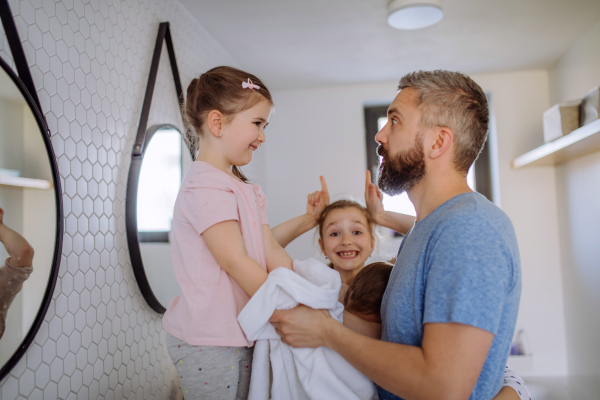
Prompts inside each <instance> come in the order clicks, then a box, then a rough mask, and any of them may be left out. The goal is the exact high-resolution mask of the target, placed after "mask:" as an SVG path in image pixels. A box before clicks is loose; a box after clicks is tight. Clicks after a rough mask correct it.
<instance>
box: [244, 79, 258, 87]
mask: <svg viewBox="0 0 600 400" xmlns="http://www.w3.org/2000/svg"><path fill="white" fill-rule="evenodd" d="M242 88H243V89H256V90H258V89H260V86H258V85H255V84H254V83H252V80H250V78H248V82H242Z"/></svg>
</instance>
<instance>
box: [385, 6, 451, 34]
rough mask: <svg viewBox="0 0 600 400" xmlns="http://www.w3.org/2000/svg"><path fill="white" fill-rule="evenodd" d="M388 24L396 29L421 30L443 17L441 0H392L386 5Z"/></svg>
mask: <svg viewBox="0 0 600 400" xmlns="http://www.w3.org/2000/svg"><path fill="white" fill-rule="evenodd" d="M388 11H389V16H388V20H387V22H388V24H389V25H390V26H391V27H392V28H396V29H421V28H425V27H428V26H431V25H435V24H437V23H438V22H440V21H441V20H442V18H443V17H444V11H443V10H442V0H392V1H390V2H389V3H388Z"/></svg>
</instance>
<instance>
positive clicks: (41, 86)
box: [0, 0, 266, 400]
mask: <svg viewBox="0 0 600 400" xmlns="http://www.w3.org/2000/svg"><path fill="white" fill-rule="evenodd" d="M10 6H11V8H12V12H13V14H14V18H15V23H16V25H17V29H18V31H19V35H20V36H21V40H22V42H23V47H24V50H25V55H26V57H27V60H28V62H29V64H30V69H31V73H32V75H33V80H34V82H35V85H36V88H37V90H38V96H39V98H40V102H41V105H42V109H43V112H44V115H45V116H46V119H47V121H48V125H49V128H50V130H51V132H52V143H53V145H54V150H55V152H56V156H57V159H58V166H59V171H60V175H61V180H62V183H63V191H64V193H63V201H64V214H65V236H64V247H63V253H62V254H63V255H62V263H61V268H60V272H59V278H58V282H57V285H56V289H55V292H54V296H53V302H52V304H51V305H50V308H49V310H48V313H47V314H46V317H45V320H44V323H43V324H42V326H41V329H40V331H39V333H38V334H37V336H36V338H35V340H34V343H33V344H32V345H31V347H30V348H29V349H28V350H27V353H26V355H25V356H24V357H23V358H22V360H21V361H20V362H19V363H18V365H17V366H16V367H15V368H14V369H13V370H12V371H11V373H10V374H9V376H8V377H7V378H6V379H4V381H2V382H1V383H0V385H1V386H0V398H2V399H3V400H13V399H42V398H43V399H52V400H54V399H59V398H60V399H75V398H77V399H88V398H89V399H97V398H105V399H133V398H137V399H170V398H178V397H180V396H181V394H180V390H179V385H178V381H177V376H176V375H175V369H174V367H173V365H172V363H171V361H170V359H169V358H168V355H167V353H166V350H165V346H164V343H165V332H164V330H163V328H162V324H161V315H159V314H157V313H155V312H154V311H153V310H151V309H150V307H148V305H147V304H146V302H145V301H144V299H143V297H142V295H141V293H140V291H139V289H138V287H137V283H136V281H135V278H134V276H133V271H132V269H131V265H130V261H129V253H128V250H127V241H126V236H125V188H126V184H127V174H128V168H129V164H130V157H131V148H132V145H133V140H134V137H135V134H136V130H137V125H138V121H139V114H140V110H141V106H142V100H143V96H144V93H145V90H146V82H147V79H148V71H149V69H150V62H151V58H152V53H153V49H154V43H155V40H156V34H157V31H158V24H159V22H162V21H169V22H170V23H171V33H172V35H173V42H174V45H175V53H176V56H177V62H178V66H179V71H180V74H181V80H182V85H183V87H184V91H185V88H187V85H188V84H189V82H190V80H191V79H192V78H193V77H195V76H198V75H199V74H200V73H201V72H202V71H205V70H207V69H209V68H211V67H214V66H217V65H221V64H227V65H234V66H235V65H236V62H235V61H234V59H233V58H232V57H231V56H230V55H229V54H228V53H227V52H226V51H225V50H224V49H223V48H222V47H221V46H220V45H219V44H218V43H217V42H216V41H215V40H214V39H213V38H212V37H211V36H210V34H209V33H208V32H206V31H205V30H204V29H203V28H202V27H201V26H200V25H199V24H198V23H197V22H196V21H195V20H194V19H193V18H192V17H191V16H190V15H189V14H188V13H187V11H185V9H183V8H182V6H181V5H180V4H179V3H177V2H176V1H173V0H147V1H144V0H127V1H118V0H115V1H112V0H91V1H81V0H65V1H56V2H55V1H52V0H39V1H36V0H12V1H10ZM165 50H166V49H163V54H162V59H161V64H160V67H159V74H158V79H157V85H156V89H155V93H154V97H153V102H152V110H151V115H150V120H149V123H148V126H151V125H152V124H154V123H171V124H174V125H176V126H181V118H180V117H179V113H178V108H177V100H176V95H175V89H174V86H173V82H172V78H171V70H170V68H169V65H168V60H167V56H166V51H165ZM0 56H1V57H2V58H4V59H5V60H7V61H9V63H10V64H12V57H11V55H10V52H9V49H8V43H7V41H6V37H5V35H4V33H3V32H2V40H0ZM264 168H265V165H264V160H263V159H262V158H259V159H258V160H257V161H256V162H254V163H253V165H252V166H251V167H250V168H249V170H246V172H247V173H248V175H249V176H251V177H254V178H257V179H256V181H257V182H258V183H260V182H261V181H262V180H263V179H261V178H263V177H264ZM265 189H266V188H265Z"/></svg>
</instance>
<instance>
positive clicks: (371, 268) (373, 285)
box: [344, 262, 531, 400]
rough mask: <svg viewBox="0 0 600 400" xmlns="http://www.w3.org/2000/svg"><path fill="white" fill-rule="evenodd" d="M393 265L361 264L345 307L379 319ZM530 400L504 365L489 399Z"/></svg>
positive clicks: (522, 386) (381, 263)
mask: <svg viewBox="0 0 600 400" xmlns="http://www.w3.org/2000/svg"><path fill="white" fill-rule="evenodd" d="M393 268H394V267H393V266H392V264H389V263H387V262H376V263H372V264H369V265H367V266H365V267H364V268H363V269H362V270H361V271H360V272H359V273H358V274H356V276H355V277H354V280H353V281H352V283H351V284H350V286H349V287H348V290H347V291H346V294H345V295H344V309H345V311H347V312H349V313H351V314H353V315H355V316H357V317H358V318H361V319H363V320H365V321H369V322H377V323H381V315H380V310H381V300H382V299H383V294H384V293H385V289H386V288H387V284H388V281H389V280H390V274H391V273H392V269H393ZM513 399H514V400H518V399H520V400H531V396H530V395H529V391H528V390H527V387H526V386H525V382H523V380H522V379H521V378H520V377H519V376H518V375H516V374H515V373H514V372H513V371H511V370H510V368H508V366H507V367H506V369H505V370H504V386H503V387H502V389H501V390H500V392H499V393H498V394H497V395H496V397H494V399H493V400H513Z"/></svg>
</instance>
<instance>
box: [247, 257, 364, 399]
mask: <svg viewBox="0 0 600 400" xmlns="http://www.w3.org/2000/svg"><path fill="white" fill-rule="evenodd" d="M340 287H341V280H340V275H339V273H338V272H336V271H335V270H333V269H331V268H329V267H328V266H327V265H325V264H323V263H322V262H320V261H318V260H315V259H312V258H311V259H308V260H305V261H298V260H294V271H291V270H289V269H286V268H277V269H276V270H275V271H273V272H271V273H270V274H269V277H268V278H267V281H266V282H265V284H264V285H262V286H261V287H260V289H259V290H258V291H257V292H256V293H255V294H254V296H252V298H251V299H250V301H249V302H248V304H247V305H246V307H244V309H243V310H242V312H241V313H240V314H239V316H238V321H239V323H240V325H241V327H242V329H243V330H244V333H245V334H246V337H247V338H248V340H256V345H255V349H254V360H253V362H252V377H251V380H250V394H249V396H248V400H269V398H272V399H273V400H320V399H324V400H325V399H327V400H331V399H346V400H372V399H373V398H376V391H375V387H374V385H373V383H372V382H371V381H370V380H369V379H367V378H366V377H365V376H364V375H362V374H361V373H360V372H358V370H356V369H355V368H354V367H352V366H351V365H350V364H349V363H348V362H347V361H346V360H344V359H343V358H342V357H341V356H340V355H339V354H337V353H336V352H334V351H333V350H331V349H328V348H326V347H319V348H316V349H308V348H303V349H293V348H291V347H289V346H287V345H286V344H284V343H282V342H281V340H280V337H279V335H277V332H275V328H274V327H273V325H271V324H270V323H269V318H271V315H272V314H273V312H274V311H275V310H287V309H290V308H293V307H296V306H297V305H298V304H305V305H307V306H309V307H311V308H315V309H327V310H329V312H330V314H331V316H332V317H333V318H335V319H337V320H338V321H340V322H342V319H343V312H344V307H343V306H342V304H340V303H339V302H338V294H339V291H340ZM269 358H270V361H271V366H272V370H273V385H272V387H271V390H270V395H271V397H269Z"/></svg>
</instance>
